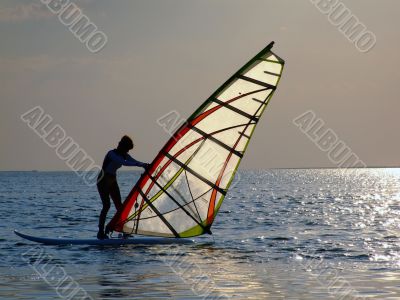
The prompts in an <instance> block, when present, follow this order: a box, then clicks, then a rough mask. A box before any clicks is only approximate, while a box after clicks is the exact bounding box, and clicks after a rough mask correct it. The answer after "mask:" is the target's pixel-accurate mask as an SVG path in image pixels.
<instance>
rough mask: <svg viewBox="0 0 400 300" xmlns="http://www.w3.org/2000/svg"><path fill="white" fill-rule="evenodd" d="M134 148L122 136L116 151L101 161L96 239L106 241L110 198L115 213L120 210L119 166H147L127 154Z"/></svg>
mask: <svg viewBox="0 0 400 300" xmlns="http://www.w3.org/2000/svg"><path fill="white" fill-rule="evenodd" d="M133 147H134V144H133V141H132V139H131V138H130V137H129V136H126V135H124V136H123V137H122V138H121V141H120V142H119V143H118V147H117V148H116V149H113V150H110V151H109V152H108V153H107V154H106V156H105V158H104V161H103V166H102V170H101V171H100V173H99V176H98V181H97V189H98V191H99V194H100V198H101V201H102V203H103V208H102V210H101V213H100V217H99V232H98V233H97V238H98V239H100V240H103V239H107V238H108V233H109V229H108V228H106V229H105V230H104V224H105V221H106V217H107V213H108V211H109V209H110V206H111V203H110V196H111V199H112V200H113V202H114V205H115V208H116V209H117V211H119V210H120V209H122V202H121V193H120V191H119V187H118V182H117V176H116V172H117V170H118V169H119V168H120V167H121V166H133V167H142V168H147V167H148V164H147V163H143V162H140V161H137V160H135V159H134V158H133V157H131V156H130V155H129V154H128V152H129V150H132V149H133Z"/></svg>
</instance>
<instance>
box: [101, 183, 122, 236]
mask: <svg viewBox="0 0 400 300" xmlns="http://www.w3.org/2000/svg"><path fill="white" fill-rule="evenodd" d="M110 196H111V199H112V200H113V202H114V205H115V208H116V209H117V211H120V210H121V209H122V201H121V192H120V190H119V186H118V183H117V181H116V180H115V181H113V183H112V184H111V186H110ZM105 232H106V234H108V233H109V232H110V229H109V228H108V226H106V231H105Z"/></svg>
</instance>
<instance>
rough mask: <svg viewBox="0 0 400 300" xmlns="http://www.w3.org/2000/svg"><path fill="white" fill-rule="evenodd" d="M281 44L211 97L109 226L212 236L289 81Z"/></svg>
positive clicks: (161, 233)
mask: <svg viewBox="0 0 400 300" xmlns="http://www.w3.org/2000/svg"><path fill="white" fill-rule="evenodd" d="M272 46H273V42H272V43H271V44H269V45H268V46H267V47H266V48H264V49H263V50H262V51H261V52H260V53H258V54H257V55H256V56H255V57H254V58H253V59H251V60H250V61H249V62H248V63H247V64H245V65H244V66H243V67H242V68H241V69H240V70H239V71H237V72H236V73H235V74H234V75H233V76H232V77H231V78H229V79H228V80H227V81H226V82H225V83H224V84H223V85H222V86H221V87H220V88H219V89H218V90H217V91H216V92H215V93H214V94H212V95H211V97H209V98H208V99H207V100H206V101H205V102H204V103H203V104H202V105H201V106H200V107H199V108H198V109H197V110H196V111H195V112H194V113H193V114H192V115H191V116H190V117H189V118H188V119H187V122H185V123H184V124H183V125H182V126H181V127H180V128H179V129H178V130H177V131H176V132H175V133H174V135H173V136H172V137H171V138H170V139H169V141H168V142H167V143H166V144H165V146H164V147H163V148H162V149H161V151H160V152H159V154H158V155H157V156H156V158H155V159H154V160H153V162H152V163H151V165H150V167H149V168H148V169H147V170H146V171H145V173H144V174H142V176H141V177H140V179H139V180H138V182H137V184H136V185H135V186H134V187H133V189H132V191H131V192H130V193H129V195H128V197H127V198H126V200H125V201H124V203H123V209H122V210H120V211H118V212H117V213H116V214H115V216H114V217H113V219H112V220H111V222H110V223H109V225H108V226H109V228H110V229H112V230H114V231H119V232H124V233H129V234H141V235H151V236H165V237H192V236H197V235H201V234H204V233H211V231H210V227H211V225H212V223H213V221H214V219H215V216H216V214H217V212H218V210H219V208H220V207H221V204H222V201H223V199H224V197H225V195H226V193H227V191H228V189H229V186H230V184H231V183H232V180H233V178H234V176H235V173H236V170H237V168H238V166H239V163H240V161H241V159H242V157H243V155H244V153H245V151H246V148H247V146H248V144H249V141H250V139H251V137H252V134H253V132H254V129H255V127H256V125H257V123H258V122H259V120H260V117H261V115H262V114H263V112H264V110H265V108H266V107H267V105H268V103H269V101H270V100H271V97H272V95H273V94H274V92H275V89H276V86H277V85H278V82H279V80H280V78H281V74H282V70H283V66H284V61H283V60H282V59H281V58H279V57H278V56H277V55H276V54H274V53H273V52H272V51H271V48H272Z"/></svg>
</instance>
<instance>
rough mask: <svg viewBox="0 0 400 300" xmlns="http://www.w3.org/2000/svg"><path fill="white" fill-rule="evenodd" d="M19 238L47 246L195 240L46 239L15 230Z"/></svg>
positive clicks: (155, 243)
mask: <svg viewBox="0 0 400 300" xmlns="http://www.w3.org/2000/svg"><path fill="white" fill-rule="evenodd" d="M14 233H15V234H16V235H18V236H19V237H21V238H23V239H26V240H29V241H32V242H36V243H40V244H45V245H129V244H136V245H165V244H192V243H194V241H193V240H191V239H187V238H164V237H144V236H135V237H129V238H109V239H105V240H99V239H72V238H45V237H37V236H32V235H28V234H24V233H21V232H19V231H17V230H14Z"/></svg>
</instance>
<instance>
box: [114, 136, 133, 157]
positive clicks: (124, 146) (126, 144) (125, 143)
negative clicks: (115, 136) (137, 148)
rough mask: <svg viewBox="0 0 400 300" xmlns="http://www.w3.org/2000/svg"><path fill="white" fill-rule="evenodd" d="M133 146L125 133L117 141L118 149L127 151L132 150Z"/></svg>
mask: <svg viewBox="0 0 400 300" xmlns="http://www.w3.org/2000/svg"><path fill="white" fill-rule="evenodd" d="M133 147H134V144H133V141H132V139H131V138H130V137H129V136H127V135H124V136H123V137H122V138H121V140H120V141H119V143H118V149H120V150H121V151H123V152H125V153H128V152H129V150H132V149H133Z"/></svg>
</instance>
